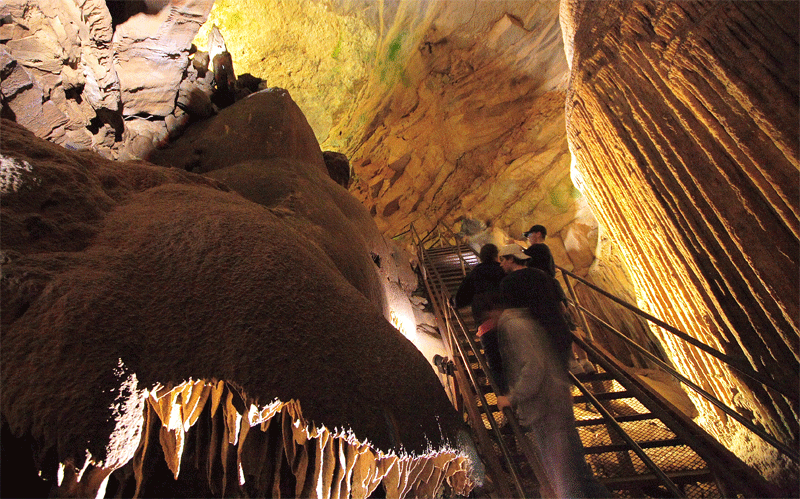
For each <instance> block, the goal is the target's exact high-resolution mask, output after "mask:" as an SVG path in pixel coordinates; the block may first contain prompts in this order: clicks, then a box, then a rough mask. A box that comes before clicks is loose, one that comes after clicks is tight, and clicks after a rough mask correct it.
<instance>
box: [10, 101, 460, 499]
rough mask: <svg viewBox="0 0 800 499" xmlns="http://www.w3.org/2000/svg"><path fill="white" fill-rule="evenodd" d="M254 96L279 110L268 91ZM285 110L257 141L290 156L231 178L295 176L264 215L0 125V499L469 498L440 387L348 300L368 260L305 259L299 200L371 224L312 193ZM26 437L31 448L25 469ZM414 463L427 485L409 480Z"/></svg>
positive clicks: (173, 177) (178, 181)
mask: <svg viewBox="0 0 800 499" xmlns="http://www.w3.org/2000/svg"><path fill="white" fill-rule="evenodd" d="M263 96H264V97H265V98H266V99H267V100H268V101H271V102H272V103H273V105H274V106H275V107H276V108H277V109H283V110H287V109H290V106H289V104H290V103H291V100H290V99H289V98H288V95H286V94H285V92H284V93H280V92H272V93H265V94H263ZM258 98H259V96H258V94H256V96H255V97H254V99H258ZM276 102H277V104H276ZM298 115H299V118H302V114H300V113H299V112H298V113H297V114H296V115H289V116H284V117H283V118H282V119H283V124H284V125H286V126H284V127H283V128H282V129H281V130H277V131H276V132H275V135H273V136H267V137H266V140H269V139H273V138H275V137H283V138H284V139H285V141H284V142H283V143H280V144H277V145H276V147H274V148H279V147H277V146H280V145H284V144H292V145H294V146H295V148H294V149H289V150H284V153H285V154H284V155H283V157H280V158H276V157H270V156H268V155H261V156H259V155H258V154H255V155H251V157H250V162H249V163H248V165H247V167H248V168H249V169H250V170H249V171H256V172H257V171H259V170H260V174H261V175H262V176H261V178H262V179H263V178H266V176H267V174H268V172H272V173H273V175H274V176H273V179H274V184H275V185H276V186H280V185H281V181H282V179H283V175H286V176H287V177H288V180H289V181H290V182H291V181H292V178H293V177H294V178H295V179H301V180H302V181H300V182H298V183H297V184H295V185H292V186H291V188H290V189H288V190H287V189H286V184H283V187H284V189H283V190H282V189H281V188H280V187H279V188H278V191H281V192H283V193H286V194H289V193H291V195H290V196H288V197H289V199H285V198H283V197H281V196H277V197H276V198H273V199H271V200H270V203H265V204H269V206H262V205H259V204H256V203H253V202H251V201H249V200H247V199H245V198H244V197H242V196H240V195H238V194H236V193H233V192H230V190H229V189H228V187H226V186H224V185H223V184H222V183H220V182H219V181H217V180H213V179H210V178H207V177H203V176H199V175H196V174H192V173H188V172H185V171H184V170H179V169H174V168H163V167H160V166H154V165H150V164H146V163H141V162H139V163H122V162H112V161H108V160H104V159H102V158H101V157H99V156H97V155H95V154H94V153H88V152H84V153H76V152H70V151H67V150H65V149H63V148H61V147H59V146H56V145H54V144H50V143H48V142H45V141H42V140H41V139H36V138H34V137H33V135H32V134H30V133H29V132H27V131H24V130H23V129H22V128H21V127H19V126H18V125H16V124H14V123H11V122H8V121H4V122H3V123H2V125H3V129H2V130H3V142H2V149H0V151H1V152H2V180H3V184H2V188H3V191H2V194H3V195H2V207H3V211H2V217H1V218H0V224H1V225H2V233H3V241H2V243H3V259H4V265H3V275H2V310H3V315H2V320H3V323H2V344H3V349H2V386H3V390H2V423H3V432H4V439H3V447H4V452H7V453H8V454H4V456H8V455H15V454H14V450H13V449H16V450H17V451H18V454H16V456H17V457H16V458H15V460H14V461H9V460H7V459H5V458H4V462H3V472H4V478H3V481H2V482H3V484H4V487H8V489H4V490H6V493H11V494H13V491H17V493H19V491H18V490H17V489H14V488H13V487H14V486H18V485H20V483H19V482H18V480H20V479H19V477H20V476H23V473H22V471H27V470H26V465H27V466H28V467H30V468H32V467H34V466H35V467H36V469H38V470H40V471H41V473H42V476H43V477H45V478H49V479H52V480H53V481H54V482H55V481H56V480H57V482H58V485H59V487H60V489H61V491H60V493H62V494H69V495H76V496H86V495H92V496H94V495H95V494H96V493H98V491H102V490H104V489H105V487H106V485H107V483H109V480H110V483H113V484H114V485H115V486H116V487H117V488H118V489H119V490H120V491H121V490H122V489H125V488H126V487H130V486H131V485H130V484H131V483H133V484H134V485H135V488H136V489H137V490H140V491H147V492H146V495H162V496H163V495H172V493H171V492H170V490H172V489H170V487H180V488H182V490H183V492H182V493H188V494H190V495H223V494H230V493H234V492H231V491H233V490H240V492H235V493H237V494H238V493H244V491H245V490H246V491H247V493H249V494H252V495H269V494H271V493H272V492H271V491H273V490H281V491H283V494H285V495H304V496H305V495H308V494H311V493H312V492H313V491H315V490H316V486H317V484H318V483H322V482H319V481H320V480H322V481H323V482H325V483H329V484H332V485H331V489H332V490H336V491H341V493H342V494H345V495H344V496H346V494H347V493H348V492H352V493H353V494H354V495H356V496H362V495H368V494H369V492H370V491H371V490H373V489H374V488H375V487H377V486H378V485H379V484H382V486H383V487H384V488H385V489H386V490H396V491H397V493H398V494H401V495H402V494H406V493H414V494H422V495H426V494H434V493H435V492H436V490H437V489H439V488H440V487H443V486H445V484H447V486H448V487H451V488H452V489H453V490H456V491H461V492H462V493H466V491H468V490H469V488H470V487H471V480H472V478H471V475H469V474H468V465H469V462H468V460H467V459H466V458H465V457H463V456H462V455H461V454H460V453H459V451H456V450H453V447H451V446H452V445H456V444H457V440H456V435H457V434H458V432H459V428H460V426H461V423H460V422H459V420H458V417H457V415H456V413H455V411H454V410H453V408H452V406H451V405H450V402H449V400H448V399H447V397H446V395H445V393H444V390H443V389H442V387H441V385H440V383H439V381H438V379H437V378H436V376H435V375H434V373H433V371H432V370H431V368H430V365H429V364H428V362H427V361H426V359H425V358H424V357H423V356H422V355H421V354H420V353H419V351H417V349H416V348H415V347H414V345H412V344H411V343H410V342H409V341H408V340H407V339H406V338H404V337H403V336H402V335H401V334H400V333H399V332H398V331H397V330H396V329H395V328H394V327H392V326H391V325H390V323H389V322H388V321H387V320H386V319H385V318H384V317H383V315H382V314H381V313H380V309H379V307H378V306H376V303H375V302H374V301H371V300H370V299H368V297H367V296H365V294H369V293H368V292H367V291H369V289H370V287H369V285H368V284H373V285H375V281H376V280H377V279H376V278H374V277H373V279H372V280H370V279H368V278H367V276H368V275H369V274H370V272H372V273H373V275H374V274H375V271H374V263H373V261H372V259H371V258H370V257H369V252H368V251H367V249H366V248H365V247H364V246H362V244H363V243H362V241H361V240H359V239H355V238H352V237H349V238H347V239H344V240H343V241H344V242H341V243H338V244H337V245H334V244H326V245H325V246H326V247H325V248H324V249H323V245H322V244H321V241H323V242H326V243H330V242H332V241H334V240H335V238H333V237H329V238H325V237H322V236H321V235H319V234H316V233H315V231H318V230H319V228H318V226H316V225H315V222H318V219H315V217H314V213H315V208H314V206H315V202H317V203H319V204H318V205H317V208H320V209H323V210H324V211H325V214H324V220H325V221H326V222H328V223H331V225H332V226H333V227H344V226H347V224H348V223H354V222H352V220H354V219H358V218H359V217H360V218H361V219H362V220H369V217H368V216H367V215H366V211H365V210H364V208H363V207H360V206H358V204H357V203H356V202H355V201H352V202H351V203H350V204H347V203H345V202H343V201H342V199H345V198H346V197H347V194H346V191H344V190H343V189H342V188H341V187H339V186H338V185H336V184H335V183H334V182H333V181H332V180H330V179H327V186H325V185H324V183H323V182H322V181H321V179H322V177H323V176H325V177H327V172H326V170H325V166H324V163H323V160H322V154H321V152H320V151H319V146H318V145H317V144H316V142H315V141H314V139H313V134H312V132H311V130H310V128H308V126H307V125H305V121H304V120H302V121H300V122H299V123H296V122H294V121H293V120H292V118H298ZM292 123H294V126H293V127H292V126H290V125H291V124H292ZM273 124H277V122H273ZM303 125H305V126H303ZM309 137H310V140H309ZM301 145H304V146H305V148H304V147H301ZM233 147H235V144H234V145H233ZM292 151H295V152H294V153H293V152H292ZM315 151H316V157H315V156H314V154H315ZM230 164H232V165H234V168H235V166H236V162H235V161H234V158H231V163H230ZM287 165H289V166H290V167H291V168H292V171H291V172H289V171H288V170H287ZM303 165H305V168H306V169H307V170H308V173H307V174H305V175H303V174H302V168H303ZM218 171H220V172H224V171H225V169H222V170H218ZM234 171H235V170H234ZM254 178H259V177H258V176H257V175H254ZM234 180H235V178H234ZM262 185H263V184H262ZM306 185H307V186H308V188H307V189H306V190H303V187H304V186H306ZM332 192H339V193H341V194H339V195H338V197H337V196H336V195H334V194H331V193H332ZM324 193H325V194H327V195H328V196H330V198H329V199H326V198H325V197H324V196H323V195H322V194H324ZM303 197H305V198H306V199H307V200H308V204H306V205H304V208H303V209H302V210H296V211H295V210H293V207H296V206H293V205H292V201H293V200H297V199H298V198H303ZM336 201H338V202H339V203H338V204H337V203H336ZM359 209H360V210H361V212H362V213H363V215H359V214H358V213H357V211H358V210H359ZM306 217H307V218H306ZM348 220H350V221H349V222H348ZM373 230H374V229H373ZM363 232H364V233H365V234H368V233H369V231H363ZM375 233H377V231H376V230H375ZM339 239H340V240H342V239H341V237H340V238H339ZM348 241H349V242H348ZM329 255H331V256H332V257H333V258H332V257H331V256H329ZM345 257H349V260H346V259H345ZM334 261H336V263H340V264H341V263H348V264H349V266H347V267H344V266H343V269H342V270H339V269H338V268H337V266H336V264H335V263H334ZM354 276H359V277H361V278H362V281H361V282H359V284H362V286H361V289H357V288H356V287H354V285H353V284H351V283H350V282H349V281H352V280H354ZM364 282H366V283H368V284H367V285H364V284H363V283H364ZM375 287H378V288H379V285H375ZM362 291H363V292H362ZM370 298H373V297H370ZM419 393H426V394H427V395H426V403H425V404H422V405H420V404H419V403H418V394H419ZM301 408H302V412H301ZM275 418H277V419H275ZM273 420H274V421H277V422H272V421H273ZM271 422H272V423H271ZM259 430H260V431H259ZM9 435H10V438H9ZM25 441H31V442H33V448H34V449H36V451H35V453H34V455H33V456H31V462H28V463H26V462H25V461H24V459H21V458H20V457H19V456H20V455H24V453H23V452H22V449H24V448H25V445H24V444H22V443H17V442H25ZM19 453H21V454H19ZM336 456H339V457H338V458H337V457H336ZM10 462H14V463H15V464H18V466H19V467H16V466H11V465H9V463H10ZM165 466H167V467H168V469H169V473H168V474H167V477H168V476H169V475H172V476H174V478H175V480H177V481H175V480H166V479H164V471H163V470H164V469H165ZM423 468H424V469H425V470H427V471H426V473H431V472H432V473H433V475H431V476H432V481H426V482H424V483H422V482H420V483H416V482H414V481H411V482H410V483H409V482H408V481H407V477H408V476H409V474H410V473H418V472H421V471H422V469H423ZM18 469H20V470H22V471H21V472H20V473H19V474H16V473H15V475H16V476H15V479H14V480H13V481H12V480H10V479H8V477H10V476H11V475H10V474H11V473H14V472H15V471H16V470H18ZM116 470H119V471H117V472H116V473H114V472H115V471H116ZM159 470H161V471H159ZM6 473H9V474H8V475H6ZM112 473H114V474H113V476H112V478H111V479H109V476H110V475H111V474H112ZM181 477H183V478H181ZM334 480H336V481H334ZM21 485H22V486H23V487H27V486H31V483H26V482H23V483H22V484H21ZM392 488H394V489H392ZM23 490H27V491H28V492H26V493H31V492H30V491H31V489H23ZM187 491H188V492H187ZM337 493H338V492H337Z"/></svg>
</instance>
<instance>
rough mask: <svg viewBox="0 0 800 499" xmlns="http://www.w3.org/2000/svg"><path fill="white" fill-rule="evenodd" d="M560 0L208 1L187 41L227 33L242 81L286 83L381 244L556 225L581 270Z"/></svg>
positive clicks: (585, 251)
mask: <svg viewBox="0 0 800 499" xmlns="http://www.w3.org/2000/svg"><path fill="white" fill-rule="evenodd" d="M558 16H559V3H558V2H555V1H548V2H516V1H510V2H497V1H491V2H490V1H476V2H464V1H452V2H448V1H439V2H402V3H401V2H372V1H370V2H366V1H362V2H357V1H340V2H314V1H310V0H303V1H296V2H279V1H273V0H270V1H245V2H233V1H227V0H222V1H217V2H215V4H214V7H213V8H212V10H211V13H210V15H209V20H208V22H207V23H206V24H205V25H204V26H203V28H201V30H200V32H199V34H198V36H197V37H196V39H195V43H196V45H197V46H198V47H199V48H200V49H201V50H204V49H207V48H208V47H207V43H206V41H207V37H208V32H209V30H210V29H211V26H214V25H216V26H217V27H218V28H219V30H220V32H221V33H222V35H223V37H224V39H225V43H226V46H227V49H228V50H229V51H230V52H231V54H232V58H233V63H234V69H235V72H236V73H237V75H241V74H245V73H249V74H251V75H253V76H256V77H258V78H260V79H262V80H264V81H265V82H266V83H265V85H266V86H270V87H271V86H278V87H282V88H286V89H287V90H288V91H289V92H290V94H291V95H292V97H293V98H294V99H295V100H296V101H297V102H298V104H299V106H300V107H301V109H302V110H303V112H304V113H305V115H306V117H307V119H308V121H309V123H310V124H311V126H312V128H313V129H314V130H315V133H316V135H317V138H318V140H319V141H320V144H321V146H322V148H323V150H333V151H338V152H342V153H344V154H346V155H347V156H348V158H349V159H350V161H351V164H352V174H353V177H352V181H351V185H350V191H351V193H353V194H354V195H355V196H356V197H358V199H360V200H361V201H362V202H363V203H364V204H365V206H367V208H368V209H369V210H370V212H371V213H372V214H373V217H374V218H375V219H376V222H377V223H378V226H379V227H380V229H381V230H382V231H384V233H385V234H387V235H388V236H395V235H398V234H401V236H400V238H402V237H403V236H402V234H403V233H405V232H406V231H407V229H408V227H409V224H411V223H413V224H414V226H415V229H416V230H417V231H418V232H420V233H421V234H425V233H427V231H429V230H431V229H432V228H433V227H434V226H435V225H436V224H437V223H438V222H443V223H444V224H445V225H448V226H451V227H454V228H455V230H459V228H460V226H459V224H458V222H459V221H460V220H462V219H463V218H465V217H466V218H469V219H472V220H476V221H478V222H479V224H477V225H479V229H482V228H483V226H482V225H481V224H483V223H487V222H488V224H489V225H490V226H491V227H492V229H493V230H492V229H489V230H487V231H484V232H483V233H482V234H479V235H476V237H475V239H476V241H478V243H481V242H490V241H493V242H497V243H504V242H505V237H506V236H511V237H514V238H516V239H522V236H521V233H522V232H523V231H524V230H526V229H527V228H528V227H530V226H531V225H533V224H534V223H542V224H544V225H545V226H547V227H548V229H549V230H550V239H549V242H550V245H551V246H552V247H553V248H554V252H555V254H556V260H557V261H558V262H559V263H560V264H562V265H564V266H565V267H567V268H569V269H576V270H579V271H580V270H581V269H586V268H587V267H588V266H589V265H590V264H591V262H592V260H593V251H594V246H595V244H596V237H597V231H596V223H595V222H594V219H593V217H592V216H591V214H590V212H589V211H588V210H587V209H585V203H583V201H582V196H581V193H580V192H579V191H578V190H577V189H575V188H574V186H573V184H572V181H571V178H570V154H569V150H568V147H567V141H566V127H565V123H564V98H565V90H566V81H567V62H566V58H565V55H564V48H563V41H562V34H561V30H560V26H559V21H558Z"/></svg>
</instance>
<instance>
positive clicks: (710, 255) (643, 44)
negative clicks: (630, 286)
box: [562, 1, 800, 485]
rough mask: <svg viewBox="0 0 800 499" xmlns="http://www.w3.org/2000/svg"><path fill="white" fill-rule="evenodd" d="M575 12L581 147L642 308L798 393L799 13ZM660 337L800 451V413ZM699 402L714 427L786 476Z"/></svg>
mask: <svg viewBox="0 0 800 499" xmlns="http://www.w3.org/2000/svg"><path fill="white" fill-rule="evenodd" d="M563 6H564V15H563V16H562V24H563V25H564V26H566V28H565V31H566V36H565V37H566V39H568V40H569V42H568V43H567V46H568V51H567V56H568V59H569V60H570V62H571V73H570V90H569V94H568V98H567V124H568V127H567V129H568V133H569V140H570V146H571V149H572V151H573V153H574V154H575V158H576V168H577V169H578V171H579V172H580V176H581V178H582V183H583V184H584V185H583V187H582V189H583V190H584V192H586V194H587V198H588V200H589V202H590V204H591V206H592V210H593V211H594V213H595V215H596V216H597V217H598V220H599V221H600V223H601V224H602V225H603V226H605V227H606V228H607V229H608V232H609V234H610V237H612V238H613V240H614V242H615V244H617V245H618V246H619V248H620V251H621V252H622V258H623V260H624V262H625V265H626V266H627V267H628V269H629V273H630V276H631V278H632V279H633V283H634V286H635V289H636V290H637V295H638V297H639V303H640V304H641V305H642V306H643V307H645V308H646V309H648V310H650V311H651V312H652V313H653V314H654V315H656V316H657V317H661V318H662V319H664V320H665V321H666V322H668V323H670V324H673V325H675V326H677V327H679V328H680V329H682V330H684V331H686V332H688V333H690V334H691V335H692V336H694V337H695V338H697V339H699V340H701V341H703V342H704V343H707V344H709V345H711V346H714V347H716V348H719V349H721V350H723V351H724V352H726V353H727V354H729V355H731V356H732V357H734V358H736V359H739V360H741V361H743V362H745V363H747V364H748V365H750V366H751V367H752V368H753V369H755V370H756V371H758V372H760V373H762V374H764V375H766V376H768V377H770V378H772V379H774V380H777V381H778V382H780V383H782V384H786V385H787V386H788V387H789V390H792V388H791V387H792V386H794V387H795V389H796V384H797V379H798V365H800V364H798V359H800V346H799V345H798V335H799V333H800V325H799V324H798V316H799V315H798V303H800V300H798V292H799V291H798V289H799V287H798V273H797V269H798V255H800V250H799V246H798V233H799V229H798V227H799V226H800V224H798V205H797V199H798V186H799V185H800V183H798V142H797V137H798V107H797V102H798V50H797V47H798V8H797V3H794V2H663V3H659V2H629V1H624V2H603V3H599V2H566V3H564V4H563ZM658 334H659V336H661V337H662V340H663V343H664V346H665V348H666V349H667V351H668V352H669V355H670V356H671V358H672V360H673V362H674V363H675V364H676V365H677V366H679V367H680V369H681V370H682V371H683V372H685V373H687V375H689V376H690V377H691V378H693V379H694V380H695V382H697V383H698V384H699V385H700V386H703V387H705V388H706V389H707V390H710V391H712V392H713V393H715V394H716V395H717V396H718V397H720V398H721V399H722V400H723V401H725V402H727V403H729V404H732V405H733V406H734V407H737V408H738V409H739V410H740V411H741V412H743V413H745V414H749V415H751V417H752V419H753V420H754V421H756V422H757V423H758V424H761V425H763V426H764V427H766V428H767V429H768V430H769V431H771V432H772V433H773V434H775V435H778V436H779V438H781V439H783V440H784V441H785V442H787V443H794V444H796V443H797V439H798V426H797V425H798V412H797V405H796V403H791V402H790V401H788V400H786V399H785V398H783V397H780V396H777V395H775V394H773V393H769V392H767V391H765V390H764V389H763V388H761V387H760V386H759V385H758V384H756V383H753V382H749V381H748V380H747V379H746V378H743V377H738V376H737V375H736V374H735V372H732V371H729V370H728V369H726V368H725V367H723V366H721V365H720V364H719V363H718V362H717V361H715V360H713V359H710V358H708V357H706V356H704V355H697V354H696V353H691V352H690V351H689V349H688V348H686V347H684V346H682V345H681V344H680V343H679V342H675V341H673V340H671V339H670V338H669V337H668V335H667V334H666V333H663V332H658ZM694 402H695V404H696V405H698V407H700V408H701V413H702V414H703V417H702V418H701V421H703V424H704V426H705V427H706V429H708V430H709V431H710V432H712V433H713V434H716V435H717V437H718V438H720V439H721V440H722V441H723V442H727V443H728V444H729V445H730V446H731V447H733V448H737V450H738V451H739V452H740V453H742V454H747V455H746V456H744V457H745V459H747V460H749V461H750V462H758V461H764V463H760V464H763V465H764V466H763V467H762V471H764V472H765V473H766V474H767V475H770V474H772V473H774V469H770V468H771V467H774V465H776V461H775V458H774V457H770V456H769V454H765V455H760V453H761V451H760V450H754V448H750V449H744V448H743V446H739V445H738V444H737V443H736V442H737V441H738V439H739V438H740V437H738V430H737V428H736V425H735V424H734V423H733V422H730V421H729V422H728V423H724V421H725V419H726V418H724V417H720V416H718V415H716V414H715V409H714V408H713V407H712V406H710V405H709V404H708V403H706V402H704V401H703V400H701V399H699V398H697V397H695V399H694ZM753 445H754V446H756V447H757V444H756V443H753ZM795 485H796V482H795Z"/></svg>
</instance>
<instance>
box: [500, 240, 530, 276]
mask: <svg viewBox="0 0 800 499" xmlns="http://www.w3.org/2000/svg"><path fill="white" fill-rule="evenodd" d="M499 253H500V266H501V267H503V270H505V271H506V273H509V272H513V271H515V270H519V269H522V268H525V262H526V260H527V259H528V258H529V257H528V255H526V254H525V253H524V252H523V250H522V248H521V247H520V246H519V245H518V244H506V245H505V246H503V247H502V248H501V249H500V252H499Z"/></svg>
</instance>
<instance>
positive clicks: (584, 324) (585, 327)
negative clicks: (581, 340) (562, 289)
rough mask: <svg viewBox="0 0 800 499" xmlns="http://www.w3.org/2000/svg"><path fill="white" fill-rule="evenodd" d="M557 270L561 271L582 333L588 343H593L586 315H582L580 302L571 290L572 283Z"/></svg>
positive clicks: (572, 289) (573, 289)
mask: <svg viewBox="0 0 800 499" xmlns="http://www.w3.org/2000/svg"><path fill="white" fill-rule="evenodd" d="M559 270H560V271H561V275H562V276H563V277H564V282H565V283H566V284H567V290H568V291H569V295H570V296H571V297H572V302H573V304H574V306H573V308H574V309H575V310H576V311H577V312H578V317H579V318H580V320H581V326H582V327H583V331H584V332H585V333H586V338H588V339H589V340H590V341H594V336H593V335H592V330H591V329H589V321H587V320H586V315H584V313H583V307H582V306H581V302H580V300H578V294H577V293H575V288H573V286H572V282H570V280H569V276H568V275H567V274H565V273H564V269H562V268H559Z"/></svg>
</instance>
